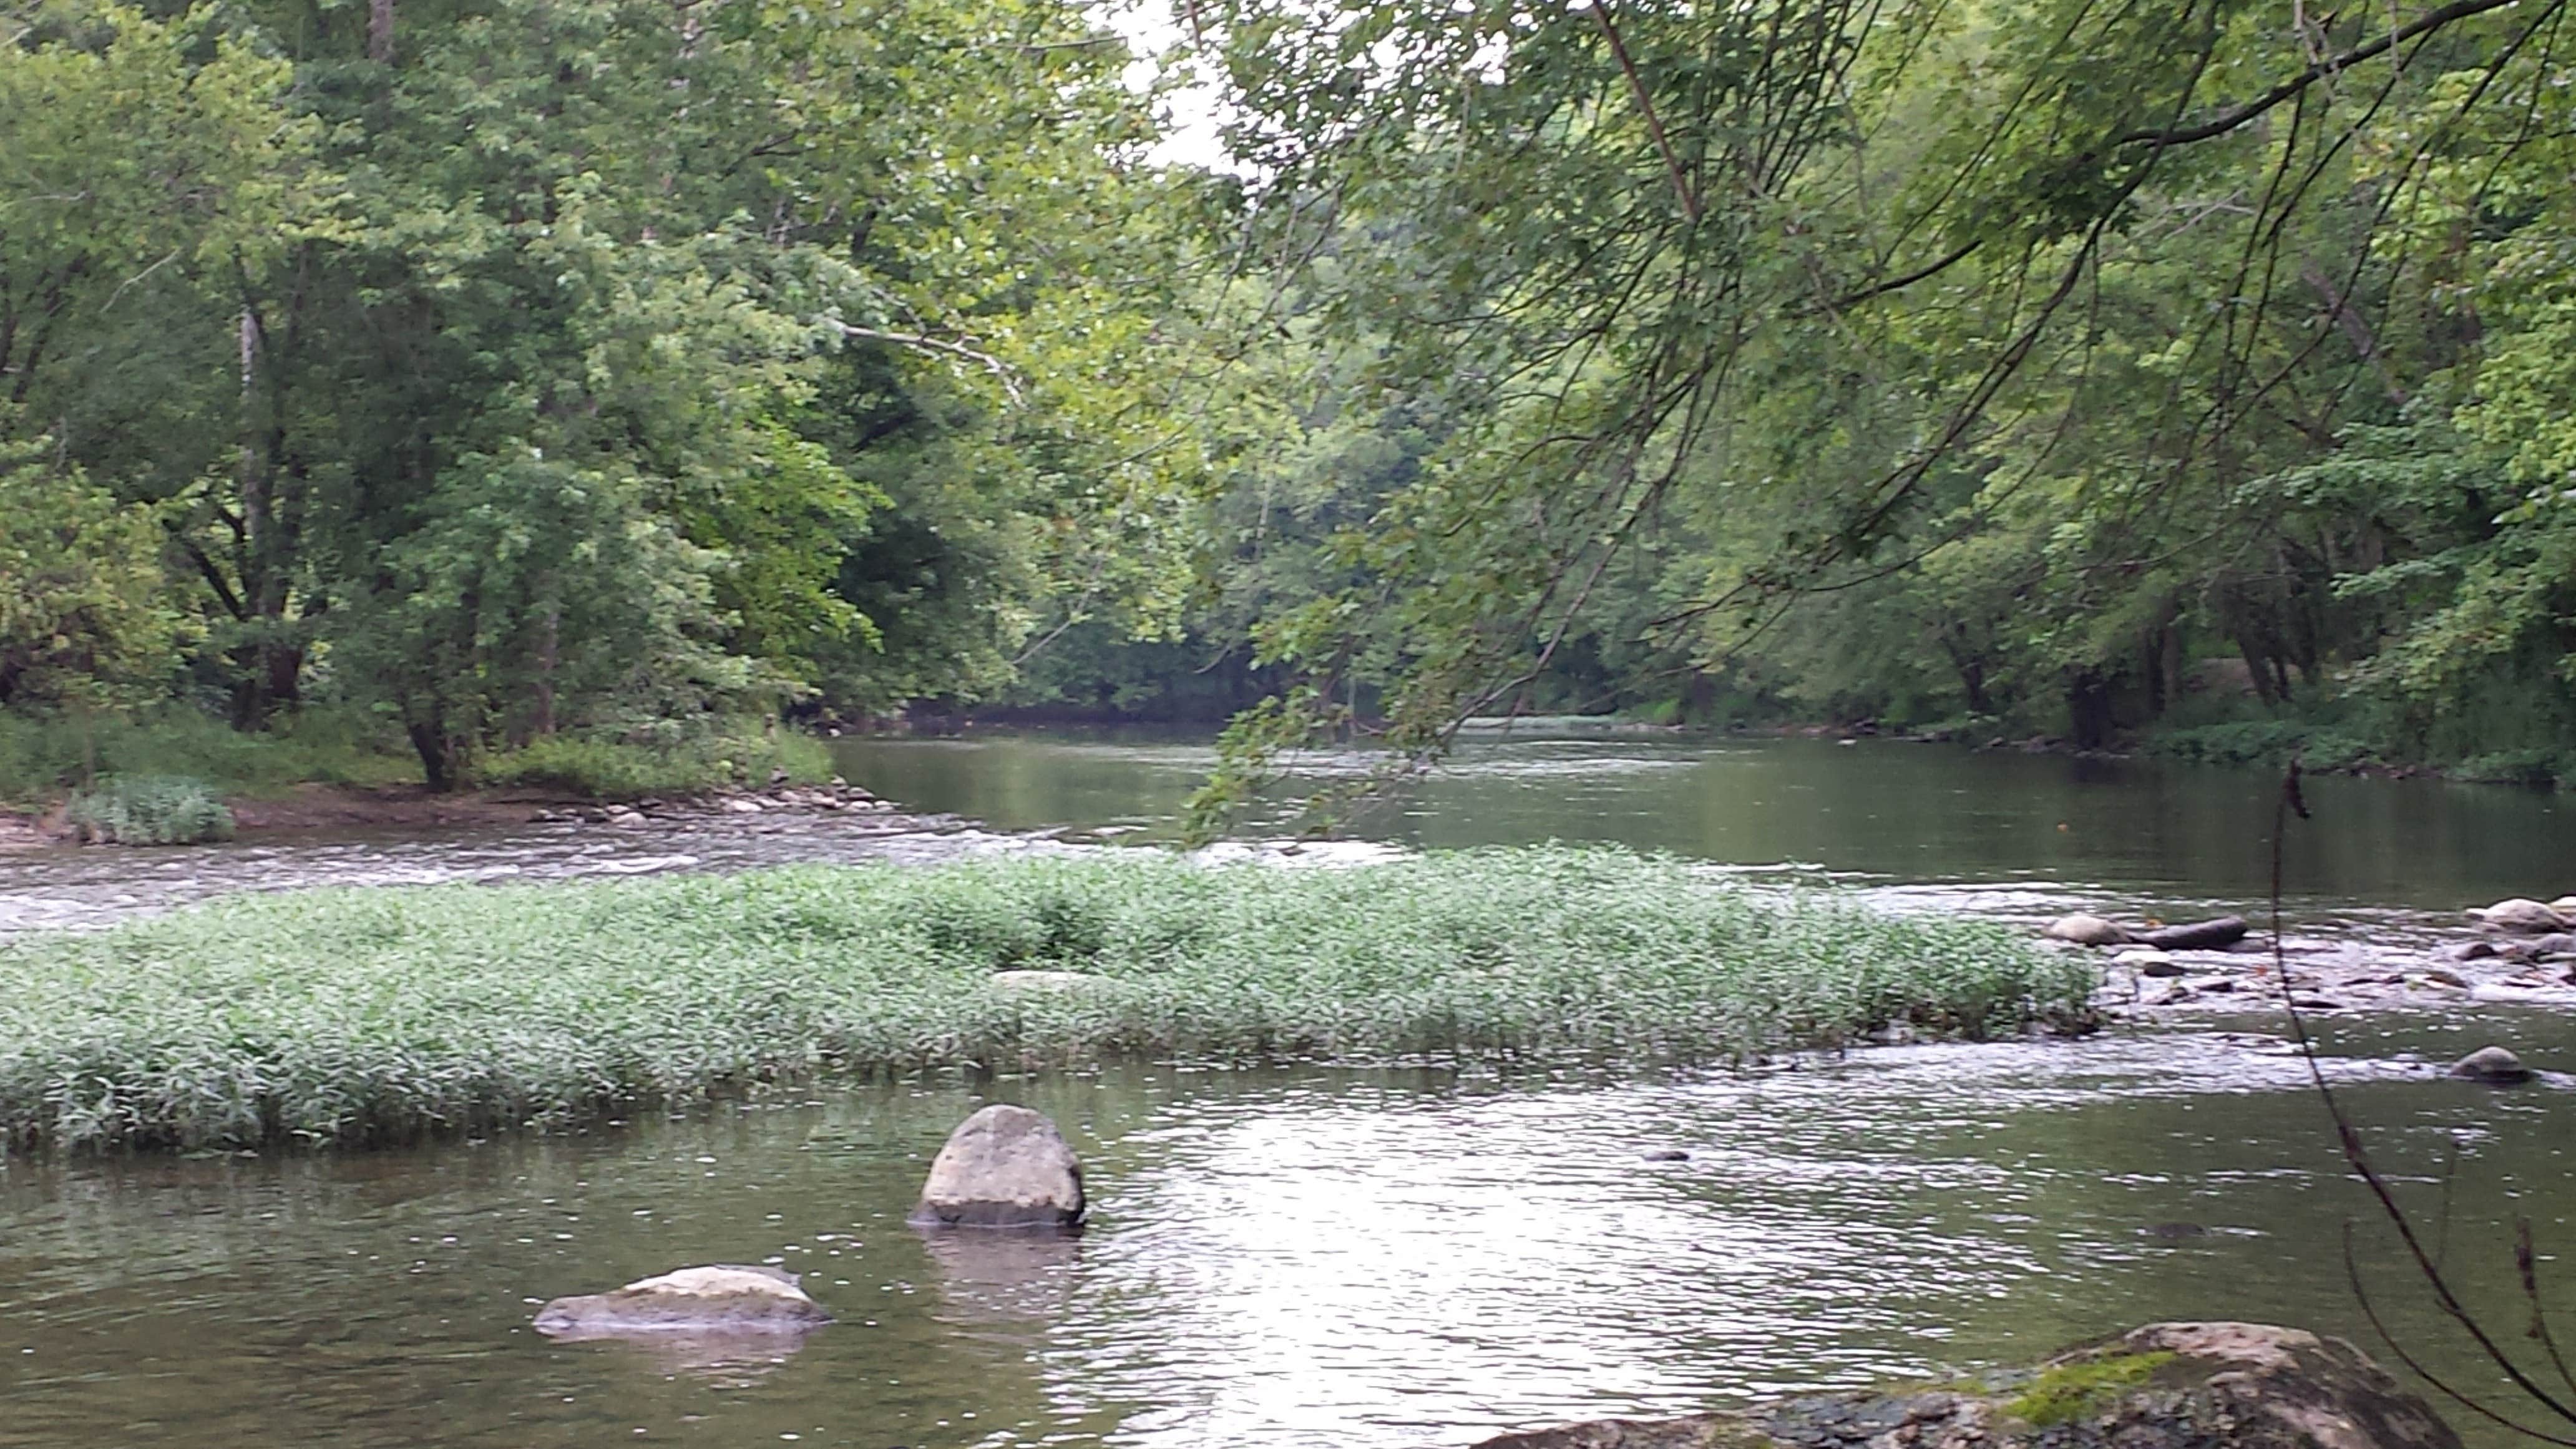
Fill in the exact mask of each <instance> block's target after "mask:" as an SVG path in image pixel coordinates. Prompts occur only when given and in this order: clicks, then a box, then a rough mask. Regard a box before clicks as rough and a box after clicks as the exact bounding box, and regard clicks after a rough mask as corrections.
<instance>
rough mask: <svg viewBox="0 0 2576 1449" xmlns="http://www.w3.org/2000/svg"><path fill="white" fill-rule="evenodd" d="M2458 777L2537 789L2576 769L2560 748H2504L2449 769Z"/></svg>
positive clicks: (2482, 782) (2451, 773)
mask: <svg viewBox="0 0 2576 1449" xmlns="http://www.w3.org/2000/svg"><path fill="white" fill-rule="evenodd" d="M2445 773H2446V774H2448V775H2449V776H2450V777H2451V778H2452V779H2454V780H2469V781H2474V782H2476V783H2479V784H2486V785H2528V786H2530V787H2532V788H2534V789H2540V790H2548V789H2554V788H2556V786H2557V785H2558V783H2559V782H2560V781H2562V780H2564V779H2566V778H2567V777H2568V776H2569V775H2570V774H2576V770H2571V769H2570V768H2569V761H2568V759H2567V758H2566V757H2565V756H2563V755H2561V754H2560V753H2559V752H2558V751H2556V750H2503V751H2499V752H2497V753H2495V754H2490V755H2474V756H2471V757H2470V758H2468V759H2465V760H2462V761H2461V762H2460V763H2458V764H2457V765H2454V766H2452V767H2451V768H2450V769H2449V770H2448V771H2446V772H2445Z"/></svg>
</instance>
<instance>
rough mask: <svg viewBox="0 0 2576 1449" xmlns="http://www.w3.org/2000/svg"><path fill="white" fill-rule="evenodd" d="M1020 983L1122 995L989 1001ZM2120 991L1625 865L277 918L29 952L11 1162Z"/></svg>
mask: <svg viewBox="0 0 2576 1449" xmlns="http://www.w3.org/2000/svg"><path fill="white" fill-rule="evenodd" d="M1021 967H1043V968H1047V969H1051V970H1059V971H1073V972H1081V973H1086V974H1087V975H1089V976H1090V977H1092V978H1094V979H1093V980H1091V981H1089V982H1087V983H1075V984H1073V985H1072V986H1070V987H1060V988H1058V989H1047V990H1031V989H1026V988H1017V989H1015V988H1013V987H1012V986H1010V985H1008V984H1006V983H997V982H995V981H994V980H993V979H992V978H993V973H994V972H995V971H996V970H1000V969H1007V968H1021ZM2093 984H2094V982H2093V976H2092V973H2091V971H2090V969H2089V968H2088V967H2087V966H2085V965H2084V964H2082V963H2080V962H2077V961H2073V960H2071V959H2069V958H2067V957H2063V956H2059V955H2055V954H2052V953H2048V952H2044V951H2041V950H2038V949H2036V948H2034V947H2033V946H2031V945H2030V944H2028V943H2027V942H2025V941H2023V940H2021V939H2019V938H2018V937H2017V936H2016V935H2015V934H2013V933H2011V932H2009V931H2007V930H2005V929H2003V928H2000V927H1997V926H1993V925H1989V924H1981V923H1975V922H1966V921H1960V920H1956V919H1951V918H1930V917H1904V916H1890V915H1886V914H1882V913H1879V912H1875V911H1872V910H1869V909H1866V908H1864V907H1862V906H1859V905H1857V904H1855V903H1853V902H1851V901H1849V900H1847V899H1844V898H1842V897H1839V896H1835V895H1830V894H1816V893H1772V892H1768V891H1755V890H1752V889H1749V888H1746V887H1743V886H1739V885H1736V884H1732V883H1729V882H1727V881H1725V880H1723V879H1720V878H1716V877H1713V876H1711V875H1710V874H1708V873H1706V872H1704V871H1700V870H1695V869H1693V868H1691V867H1689V866H1687V865H1684V864H1681V863H1678V862H1673V861H1668V860H1662V859H1651V858H1641V857H1638V856H1634V855H1630V854H1627V853H1624V852H1619V851H1610V850H1570V849H1555V848H1550V849H1531V850H1503V851H1482V852H1471V853H1465V854H1454V855H1433V856H1428V857H1424V858H1419V859H1409V860H1404V861H1398V862H1392V863H1388V864H1383V865H1374V866H1367V867H1361V868H1356V869H1347V870H1322V869H1281V868H1278V867H1273V866H1264V865H1253V864H1235V865H1196V864H1191V863H1188V862H1184V861H1180V860H1176V859H1172V858H1170V857H1165V856H1160V855H1150V854H1146V853H1143V852H1135V853H1130V852H1101V853H1098V854H1096V855H1086V856H1082V857H1076V858H1030V859H1010V860H996V861H985V862H969V863H960V864H954V865H947V866H938V867H927V868H924V867H898V866H859V867H822V866H808V867H797V868H793V869H786V870H776V871H767V872H760V873H755V874H747V875H736V876H723V877H683V878H666V879H659V880H651V881H623V882H614V883H592V884H556V885H544V886H513V887H503V888H494V887H476V886H440V887H429V888H406V889H389V888H376V889H343V890H327V891H304V892H290V893H282V894H273V895H272V894H262V895H246V896H239V897H233V898H229V899H226V900H222V901H218V902H215V903H212V904H209V905H206V906H202V907H199V908H197V909H194V910H190V911H186V912H182V913H178V914H174V915H171V916H167V917H162V918H157V919H153V920H147V921H142V922H137V923H134V924H130V925H127V926H123V927H120V928H118V929H116V930H113V931H107V932H100V933H96V934H88V935H61V936H50V937H43V938H33V939H27V940H22V941H19V942H17V943H14V944H9V945H5V946H0V1133H5V1135H6V1137H7V1139H8V1140H9V1141H10V1142H12V1143H14V1144H16V1145H17V1146H19V1147H22V1148H44V1147H57V1148H105V1147H123V1146H155V1145H179V1146H194V1145H201V1144H207V1145H211V1144H264V1143H275V1142H284V1141H305V1142H314V1143H341V1144H360V1143H372V1142H392V1141H402V1140H407V1139H411V1138H416V1137H420V1136H423V1135H428V1134H439V1133H460V1132H490V1131H494V1130H501V1129H507V1128H515V1127H522V1126H544V1125H548V1124H557V1123H564V1122H569V1121H574V1120H578V1119H581V1118H584V1117H588V1116H593V1115H598V1114H613V1113H621V1112H628V1111H633V1110H637V1109H639V1108H646V1107H670V1106H679V1105H685V1104H689V1103H693V1102H697V1101H702V1100H705V1099H707V1098H710V1097H714V1096H720V1095H727V1094H734V1093H740V1092H745V1091H751V1090H757V1089H758V1088H760V1087H762V1086H764V1085H767V1084H773V1083H790V1082H803V1081H808V1080H812V1079H817V1078H824V1077H834V1076H840V1077H861V1076H879V1075H901V1074H909V1073H914V1072H918V1071H921V1070H925V1069H936V1068H948V1067H958V1066H968V1065H980V1066H989V1067H1015V1068H1016V1067H1061V1066H1079V1065H1082V1064H1086V1063H1091V1062H1097V1061H1100V1060H1103V1059H1107V1058H1112V1057H1141V1058H1154V1059H1166V1060H1190V1061H1199V1062H1248V1061H1255V1060H1272V1059H1292V1058H1297V1059H1341V1060H1351V1059H1389V1058H1399V1057H1407V1056H1416V1055H1422V1054H1440V1055H1463V1056H1480V1057H1516V1056H1518V1057H1528V1056H1548V1055H1553V1054H1588V1055H1591V1056H1595V1057H1602V1058H1614V1059H1619V1060H1625V1061H1633V1062H1640V1063H1642V1062H1704V1061H1723V1060H1728V1059H1737V1058H1745V1057H1750V1056H1756V1055H1760V1054H1765V1053H1771V1052H1778V1051H1783V1050H1788V1049H1793V1048H1802V1047H1819V1046H1831V1045H1836V1044H1840V1043H1847V1042H1852V1041H1856V1040H1858V1039H1860V1038H1861V1037H1863V1036H1864V1035H1866V1034H1868V1033H1870V1032H1872V1031H1874V1030H1876V1029H1878V1028H1881V1027H1885V1026H1888V1025H1891V1024H1894V1023H1898V1022H1903V1023H1909V1024H1911V1025H1912V1026H1913V1027H1915V1028H1916V1029H1917V1030H1920V1031H1923V1032H1927V1033H1933V1034H1940V1035H1952V1036H1963V1037H1977V1036H1989V1035H1994V1034H1997V1033H2006V1032H2012V1031H2016V1030H2019V1029H2021V1028H2023V1027H2024V1026H2026V1025H2028V1024H2030V1023H2033V1022H2037V1021H2051V1020H2054V1021H2074V1020H2078V1019H2080V1018H2081V1017H2082V1015H2083V1014H2084V1012H2085V1009H2086V1008H2085V1001H2086V998H2087V995H2088V993H2089V992H2090V990H2091V988H2092V986H2093Z"/></svg>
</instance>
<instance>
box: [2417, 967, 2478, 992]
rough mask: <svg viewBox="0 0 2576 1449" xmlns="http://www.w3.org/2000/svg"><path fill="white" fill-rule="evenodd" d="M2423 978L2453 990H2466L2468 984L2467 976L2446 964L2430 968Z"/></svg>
mask: <svg viewBox="0 0 2576 1449" xmlns="http://www.w3.org/2000/svg"><path fill="white" fill-rule="evenodd" d="M2424 979H2425V980H2427V981H2430V982H2432V983H2434V984H2435V985H2438V986H2448V987H2450V988H2451V989H2452V990H2454V991H2466V990H2468V989H2469V986H2470V981H2469V978H2467V977H2466V976H2463V975H2461V974H2460V973H2459V972H2457V971H2454V970H2452V969H2451V968H2449V967H2447V966H2435V967H2433V968H2431V969H2430V970H2428V971H2426V972H2425V973H2424Z"/></svg>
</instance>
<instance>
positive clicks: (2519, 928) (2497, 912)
mask: <svg viewBox="0 0 2576 1449" xmlns="http://www.w3.org/2000/svg"><path fill="white" fill-rule="evenodd" d="M2469 917H2470V919H2472V920H2474V921H2476V922H2477V923H2478V924H2479V925H2481V926H2485V927H2486V928H2487V929H2489V930H2493V931H2515V932H2520V933H2521V934H2523V935H2529V936H2538V935H2545V934H2547V933H2549V932H2551V931H2563V930H2566V929H2567V920H2566V918H2565V917H2563V916H2561V915H2559V914H2558V913H2557V912H2556V911H2553V910H2551V909H2550V908H2549V907H2547V906H2544V905H2542V904H2541V903H2540V902H2538V901H2535V900H2526V899H2524V898H2523V897H2521V896H2516V897H2514V898H2513V899H2511V900H2503V901H2498V902H2496V903H2495V904H2494V905H2491V906H2475V907H2471V908H2470V910H2469Z"/></svg>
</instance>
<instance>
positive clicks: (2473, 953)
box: [2442, 941, 2496, 961]
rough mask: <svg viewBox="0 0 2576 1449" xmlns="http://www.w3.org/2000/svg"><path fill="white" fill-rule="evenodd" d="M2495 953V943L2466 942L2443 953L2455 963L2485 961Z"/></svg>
mask: <svg viewBox="0 0 2576 1449" xmlns="http://www.w3.org/2000/svg"><path fill="white" fill-rule="evenodd" d="M2495 953H2496V946H2495V942H2493V941H2465V942H2462V943H2461V944H2459V945H2457V946H2451V947H2448V948H2446V949H2444V951H2443V952H2442V954H2443V955H2444V956H2446V957H2448V958H2450V959H2451V960H2453V961H2483V960H2485V959H2486V958H2487V957H2489V956H2492V955H2494V954H2495Z"/></svg>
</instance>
